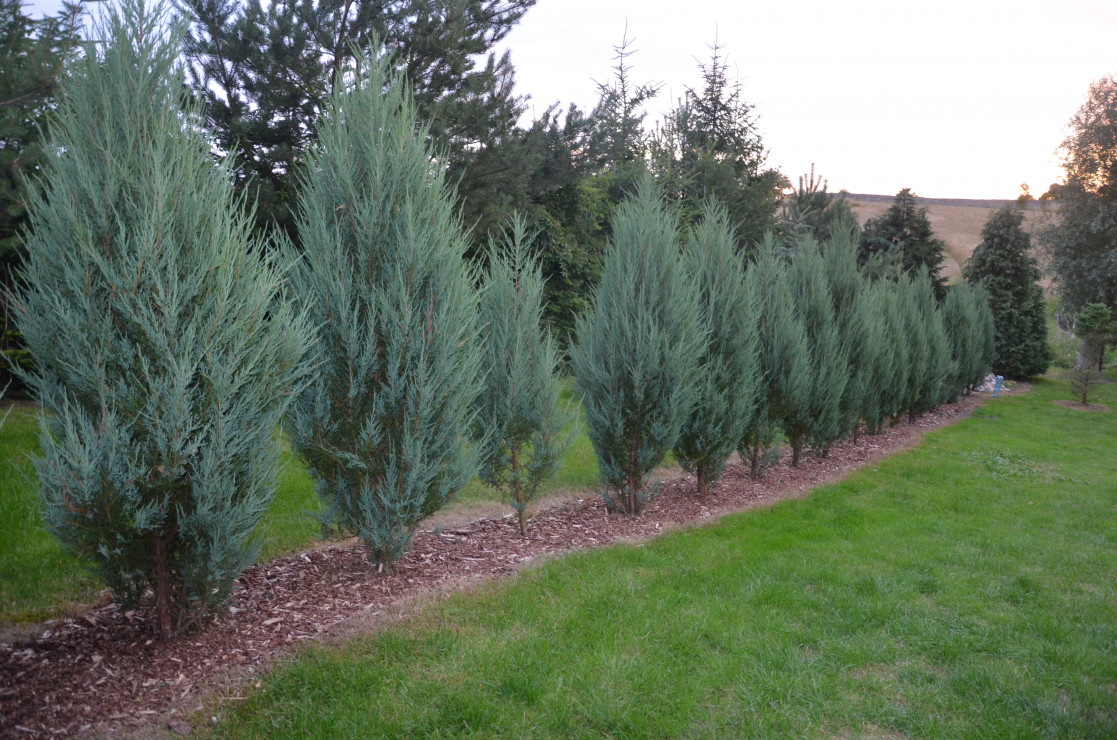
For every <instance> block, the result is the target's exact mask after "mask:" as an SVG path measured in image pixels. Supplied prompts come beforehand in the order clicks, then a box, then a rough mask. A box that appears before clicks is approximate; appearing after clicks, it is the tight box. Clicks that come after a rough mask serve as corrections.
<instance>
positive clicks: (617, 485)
mask: <svg viewBox="0 0 1117 740" xmlns="http://www.w3.org/2000/svg"><path fill="white" fill-rule="evenodd" d="M575 335H576V338H575V342H574V345H573V346H572V347H571V351H570V360H571V364H572V366H573V369H574V377H575V378H576V380H577V382H578V388H579V390H580V391H581V393H582V403H583V405H584V407H585V410H586V423H587V427H588V431H589V437H590V441H591V442H592V443H593V448H594V451H595V452H596V453H597V458H598V465H599V468H600V471H601V484H602V495H603V497H604V499H605V503H606V506H607V507H608V508H609V509H610V510H617V509H620V510H622V511H624V512H626V513H628V514H636V513H639V512H640V511H642V510H643V508H644V506H645V505H646V504H647V502H648V501H650V500H651V498H652V497H653V496H654V491H650V490H649V489H648V486H647V479H648V474H649V473H651V471H652V469H653V468H654V467H655V466H656V465H657V464H658V463H659V462H660V461H661V460H662V459H663V456H664V455H666V454H667V452H668V451H669V450H670V449H671V448H672V447H673V446H674V445H675V442H676V441H678V438H679V432H680V430H681V429H682V426H683V424H684V423H685V422H686V420H687V418H689V416H690V412H691V409H692V408H693V404H694V398H695V380H696V378H695V373H696V371H697V367H698V359H699V357H700V356H701V352H702V347H703V345H704V344H705V340H706V338H705V327H704V326H703V323H702V320H701V312H700V308H699V303H698V295H697V290H696V289H695V286H694V282H693V281H692V280H691V279H689V278H688V277H687V275H686V272H685V269H684V265H683V261H682V255H681V254H680V253H679V247H678V219H677V218H676V217H675V215H674V214H673V213H672V212H670V211H668V210H667V209H666V207H665V206H664V202H663V196H662V194H661V193H659V192H658V190H657V188H656V186H655V185H654V184H653V183H652V182H651V179H650V178H644V179H643V180H642V181H641V183H640V184H639V186H638V187H637V190H636V192H635V193H634V194H633V196H632V197H631V198H629V199H628V200H627V201H625V202H624V203H622V204H621V205H620V206H619V207H618V208H617V211H616V214H615V215H614V217H613V238H612V244H611V245H610V247H609V249H608V251H607V252H606V256H605V265H604V269H603V270H602V275H601V281H600V283H599V284H598V286H597V291H596V293H595V295H594V301H593V310H592V311H591V312H589V313H587V314H583V315H582V316H580V317H579V318H578V321H577V324H576V328H575Z"/></svg>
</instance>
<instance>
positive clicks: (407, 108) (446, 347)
mask: <svg viewBox="0 0 1117 740" xmlns="http://www.w3.org/2000/svg"><path fill="white" fill-rule="evenodd" d="M389 69H390V68H389V67H388V62H386V61H385V60H384V59H379V60H370V59H368V58H364V59H361V60H360V63H359V64H358V67H357V70H356V72H355V74H354V75H353V77H352V78H351V79H348V80H346V84H345V85H343V86H339V89H338V90H336V91H335V92H334V94H333V95H332V97H331V98H330V100H329V103H328V104H327V108H326V113H325V116H324V118H323V120H322V121H321V122H320V124H319V128H318V136H319V138H318V141H317V143H316V144H315V146H313V147H312V149H311V154H310V166H309V167H308V168H307V171H306V172H307V174H306V176H305V177H304V180H303V187H302V191H301V198H300V212H299V215H298V218H297V221H296V223H297V225H298V229H299V236H300V240H301V242H302V247H303V251H304V254H305V257H304V258H303V259H302V261H301V264H300V267H301V269H300V270H299V271H298V272H297V274H296V275H295V277H294V280H293V281H294V288H295V295H296V296H297V298H298V301H299V303H300V304H301V305H302V306H304V307H305V309H306V310H307V311H308V312H309V313H310V315H311V316H312V318H313V320H314V323H315V324H316V325H317V326H318V327H319V331H318V333H319V340H318V344H317V346H318V355H319V362H320V366H319V370H318V374H317V376H316V378H315V380H314V382H313V383H312V384H311V385H310V387H309V388H308V389H307V391H306V392H305V393H304V394H303V395H302V396H301V397H300V398H299V399H298V402H297V403H296V404H294V406H293V407H292V411H291V413H290V415H289V420H290V427H291V437H292V442H293V444H294V446H295V448H296V449H297V450H298V452H299V453H300V454H301V455H302V457H303V458H304V459H305V460H306V461H307V464H308V466H309V468H310V472H311V475H313V477H314V478H315V480H316V481H317V485H318V492H319V495H320V496H321V497H322V498H323V500H324V502H325V504H326V513H325V521H326V523H336V524H338V525H339V526H340V528H341V529H343V530H345V531H352V532H355V533H357V534H358V535H359V536H360V537H361V539H362V540H363V541H364V543H365V547H366V548H367V550H368V553H369V557H370V558H371V559H372V560H373V561H374V562H375V563H377V564H378V565H379V566H380V567H381V568H386V567H390V566H391V564H392V563H393V562H395V560H396V559H397V558H399V557H400V555H402V554H403V553H404V552H405V551H406V550H407V549H408V548H409V547H410V545H411V538H412V535H413V534H414V531H415V527H416V526H417V525H418V523H419V521H420V520H421V519H422V518H423V517H425V516H428V515H430V514H432V513H434V512H435V511H436V510H437V509H438V508H439V507H441V506H442V505H443V504H445V503H446V501H448V500H449V498H450V497H451V496H453V494H454V493H455V492H456V491H458V490H459V489H460V488H461V487H462V486H464V485H465V484H466V483H467V482H468V481H469V479H470V478H471V477H472V475H473V472H474V464H473V455H472V453H471V451H470V449H469V444H468V442H469V435H470V431H471V425H472V422H473V414H474V412H473V410H472V409H473V404H474V401H475V400H476V398H477V395H478V392H479V391H480V385H481V380H482V378H481V375H480V370H479V365H480V359H481V351H480V348H479V346H478V342H477V326H476V324H477V295H476V292H475V291H474V289H473V276H472V275H471V274H470V272H469V270H468V269H467V267H466V265H465V263H464V262H463V254H464V253H465V249H466V237H465V234H464V232H463V230H462V228H461V225H460V223H459V221H458V218H457V217H456V215H455V213H454V206H453V202H454V196H453V191H452V188H451V187H450V186H449V185H447V183H446V181H445V179H444V177H443V175H442V173H441V171H440V169H439V168H437V167H433V166H432V165H431V162H432V161H433V159H434V158H432V156H431V152H430V150H429V149H428V148H427V146H426V144H425V143H424V140H425V138H426V131H425V130H424V129H423V128H422V127H419V126H417V125H416V119H415V106H414V104H413V103H412V100H411V95H410V93H409V92H408V87H407V85H406V84H405V82H404V80H403V79H402V78H401V77H400V75H399V74H398V73H392V72H390V71H389Z"/></svg>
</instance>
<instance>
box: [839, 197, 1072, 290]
mask: <svg viewBox="0 0 1117 740" xmlns="http://www.w3.org/2000/svg"><path fill="white" fill-rule="evenodd" d="M846 197H847V198H849V201H850V204H851V205H852V206H853V212H854V213H855V214H857V220H858V222H859V223H860V224H861V225H862V226H864V225H865V222H866V221H868V220H869V219H870V218H876V217H878V216H880V214H882V213H884V211H885V210H887V208H888V206H890V205H891V204H892V197H893V196H891V195H864V194H861V193H853V194H848V195H847V196H846ZM916 201H918V202H919V205H921V206H924V207H925V208H926V209H927V216H928V218H930V220H931V228H932V229H934V230H935V236H937V237H938V238H940V239H942V240H943V241H944V242H946V261H945V268H946V274H947V279H948V280H949V282H952V283H953V282H956V281H957V280H958V279H959V278H960V277H961V275H962V265H964V264H966V261H967V260H969V258H970V255H972V254H973V251H974V248H975V247H977V245H978V244H979V243H980V242H981V229H982V227H984V226H985V222H986V221H987V220H989V215H990V214H991V213H992V212H993V211H995V210H997V209H998V208H1000V207H1002V206H1003V205H1004V204H1005V203H1013V202H1015V201H1005V200H961V199H945V198H916ZM1029 205H1030V207H1029V209H1028V215H1027V217H1026V219H1025V224H1026V225H1027V227H1028V229H1029V230H1031V229H1034V228H1035V225H1036V224H1037V223H1038V222H1039V220H1040V219H1041V218H1043V214H1044V211H1043V209H1042V208H1040V204H1039V203H1038V202H1036V201H1033V202H1032V203H1031V204H1029ZM1048 207H1050V206H1048ZM1044 285H1045V287H1046V285H1047V281H1046V280H1045V281H1044Z"/></svg>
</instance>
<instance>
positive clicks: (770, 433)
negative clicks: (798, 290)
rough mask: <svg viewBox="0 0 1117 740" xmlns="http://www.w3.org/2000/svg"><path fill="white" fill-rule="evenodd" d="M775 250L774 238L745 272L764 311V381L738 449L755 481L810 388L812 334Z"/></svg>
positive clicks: (763, 244) (760, 321)
mask: <svg viewBox="0 0 1117 740" xmlns="http://www.w3.org/2000/svg"><path fill="white" fill-rule="evenodd" d="M776 250H777V245H776V241H775V239H774V237H773V236H772V235H771V234H770V233H769V234H768V235H766V236H765V238H764V241H763V242H761V244H760V245H759V248H758V249H757V251H756V255H755V257H754V259H753V261H752V263H751V264H750V265H749V267H748V271H747V272H746V273H745V281H746V283H748V285H749V290H750V291H752V292H754V293H756V295H757V301H758V304H759V307H760V312H759V315H758V319H757V335H758V337H759V340H760V368H761V376H762V378H763V380H762V385H761V390H760V393H759V395H758V397H757V412H756V414H755V415H754V417H753V420H752V421H751V422H750V424H749V425H748V426H747V427H746V429H745V433H744V434H743V435H742V436H741V441H740V442H739V443H738V450H739V451H740V453H741V457H742V458H744V459H746V460H748V461H749V466H750V468H751V471H752V477H753V478H759V477H760V474H761V468H762V461H763V458H764V455H765V448H766V447H768V446H770V445H772V444H778V442H779V440H780V439H781V438H782V435H783V425H784V424H785V423H786V420H787V419H788V417H790V416H791V415H792V414H793V413H795V410H796V409H797V408H799V406H801V405H802V404H803V401H804V399H805V398H806V397H807V396H808V395H809V393H810V387H811V363H810V347H809V345H808V344H807V333H806V330H805V328H804V327H803V322H802V321H801V320H800V319H799V315H798V313H797V312H796V310H795V293H794V291H793V289H792V285H791V278H790V276H789V274H788V269H787V265H786V264H785V263H784V262H783V261H782V260H781V259H780V257H779V256H778V255H777V251H776Z"/></svg>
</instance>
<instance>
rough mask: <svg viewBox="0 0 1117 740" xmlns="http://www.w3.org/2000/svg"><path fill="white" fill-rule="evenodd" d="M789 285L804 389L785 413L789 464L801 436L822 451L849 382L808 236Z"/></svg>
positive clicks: (797, 456)
mask: <svg viewBox="0 0 1117 740" xmlns="http://www.w3.org/2000/svg"><path fill="white" fill-rule="evenodd" d="M790 278H791V287H792V291H793V296H794V298H793V301H794V306H795V310H796V313H797V314H798V317H799V320H800V321H801V322H802V324H803V329H804V331H805V332H806V337H807V347H808V360H807V362H808V366H809V372H810V378H811V382H810V386H809V390H808V391H807V392H806V393H805V394H804V395H803V396H802V397H800V398H799V399H798V401H797V403H796V404H795V405H794V408H793V409H792V411H791V413H790V414H789V415H788V416H787V418H786V422H785V428H786V430H787V438H788V441H789V442H790V443H791V464H792V465H796V466H797V465H798V464H799V461H800V460H801V458H802V454H803V445H804V443H806V442H810V444H811V445H812V446H813V447H814V448H815V450H816V451H817V452H819V453H822V454H825V452H826V450H828V449H829V447H830V445H831V444H833V443H834V442H835V441H836V440H837V439H839V438H840V437H841V436H842V434H843V432H844V429H843V424H842V421H843V420H842V416H841V402H842V396H843V394H844V393H845V387H846V384H847V383H848V382H849V359H848V357H847V355H846V349H847V348H846V347H845V346H844V344H843V342H842V338H841V335H840V334H839V331H840V330H839V326H838V323H837V320H836V318H835V315H834V300H833V297H832V294H831V292H830V285H829V282H828V280H827V271H826V263H825V261H824V260H823V258H822V255H821V253H820V252H819V247H818V244H816V243H815V241H814V239H813V238H810V237H808V238H805V239H803V240H801V241H800V242H799V244H798V246H797V248H796V250H795V259H794V260H793V261H792V263H791V272H790Z"/></svg>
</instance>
